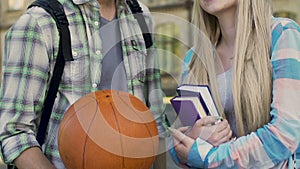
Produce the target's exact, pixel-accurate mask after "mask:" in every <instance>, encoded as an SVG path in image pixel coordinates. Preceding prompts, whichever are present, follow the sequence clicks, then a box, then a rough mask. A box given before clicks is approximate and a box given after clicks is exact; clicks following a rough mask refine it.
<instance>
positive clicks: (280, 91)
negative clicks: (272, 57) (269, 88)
mask: <svg viewBox="0 0 300 169" xmlns="http://www.w3.org/2000/svg"><path fill="white" fill-rule="evenodd" d="M274 86H275V88H274V89H273V94H274V99H273V103H274V108H275V109H277V111H278V116H279V117H280V118H283V119H287V120H291V119H292V120H297V121H299V123H300V113H299V110H300V102H299V99H300V80H294V79H277V80H276V81H275V82H274Z"/></svg>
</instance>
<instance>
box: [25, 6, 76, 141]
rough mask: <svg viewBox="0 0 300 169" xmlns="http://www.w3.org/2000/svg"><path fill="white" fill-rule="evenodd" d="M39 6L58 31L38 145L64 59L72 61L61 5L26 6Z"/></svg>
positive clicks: (43, 138)
mask: <svg viewBox="0 0 300 169" xmlns="http://www.w3.org/2000/svg"><path fill="white" fill-rule="evenodd" d="M32 6H39V7H42V8H43V9H45V10H46V11H47V12H48V13H49V14H50V15H51V16H52V17H53V19H54V20H55V22H56V25H57V28H58V31H59V36H60V38H59V50H58V56H57V59H56V63H55V66H54V70H53V76H52V78H51V81H50V86H49V89H48V92H47V96H46V98H45V101H44V107H43V110H42V116H41V121H40V125H39V128H38V133H37V141H38V142H39V144H40V145H42V144H43V143H44V140H45V136H46V130H47V126H48V123H49V119H50V116H51V112H52V108H53V105H54V101H55V98H56V95H57V92H58V88H59V83H60V80H61V77H62V74H63V71H64V66H65V62H66V61H73V57H72V52H71V37H70V31H69V28H68V26H69V23H68V20H67V16H66V15H65V12H64V9H63V6H62V5H61V4H60V3H59V2H58V1H57V0H36V1H35V2H33V3H32V4H31V5H30V6H29V7H28V8H30V7H32Z"/></svg>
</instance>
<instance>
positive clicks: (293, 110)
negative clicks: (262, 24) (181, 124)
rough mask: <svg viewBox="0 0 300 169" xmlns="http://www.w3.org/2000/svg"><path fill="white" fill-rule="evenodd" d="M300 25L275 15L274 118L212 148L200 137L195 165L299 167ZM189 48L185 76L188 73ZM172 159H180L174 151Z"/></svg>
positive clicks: (192, 156)
mask: <svg viewBox="0 0 300 169" xmlns="http://www.w3.org/2000/svg"><path fill="white" fill-rule="evenodd" d="M299 43H300V27H299V26H298V25H297V24H296V23H295V22H294V21H291V20H289V19H284V18H273V23H272V47H271V63H272V66H273V88H272V94H273V98H272V104H271V112H270V114H271V118H272V119H271V121H270V122H269V123H268V124H267V125H265V126H264V127H263V128H259V129H258V130H257V131H256V132H253V133H250V134H248V135H246V136H243V137H239V138H238V139H237V140H235V141H232V142H228V143H224V144H221V145H220V146H218V147H212V146H211V145H209V143H207V142H205V141H203V140H201V139H200V138H198V139H197V140H196V141H195V144H194V145H193V147H192V148H191V151H190V153H189V155H188V164H189V165H191V166H193V167H196V168H207V167H208V168H297V169H299V168H300V144H299V143H300V104H299V103H300V45H299ZM192 56H193V51H192V50H190V51H189V52H188V53H187V55H186V57H185V64H184V65H185V66H184V67H185V68H184V70H183V78H185V77H186V75H187V74H188V71H189V70H188V67H187V65H189V62H190V61H191V58H192ZM171 153H172V155H173V158H174V159H175V161H177V162H178V158H177V157H176V154H175V153H174V150H171Z"/></svg>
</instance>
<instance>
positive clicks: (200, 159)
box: [187, 138, 213, 168]
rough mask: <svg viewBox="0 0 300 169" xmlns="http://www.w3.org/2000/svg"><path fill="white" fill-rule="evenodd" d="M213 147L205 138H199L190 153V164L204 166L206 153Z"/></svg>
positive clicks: (198, 166)
mask: <svg viewBox="0 0 300 169" xmlns="http://www.w3.org/2000/svg"><path fill="white" fill-rule="evenodd" d="M212 147H213V146H212V145H211V144H209V143H208V142H206V141H205V140H202V139H201V138H197V139H196V141H195V142H194V144H193V146H192V147H191V150H190V152H189V154H188V162H187V164H188V166H192V167H197V168H204V164H205V158H206V155H207V154H208V152H209V151H210V150H211V148H212Z"/></svg>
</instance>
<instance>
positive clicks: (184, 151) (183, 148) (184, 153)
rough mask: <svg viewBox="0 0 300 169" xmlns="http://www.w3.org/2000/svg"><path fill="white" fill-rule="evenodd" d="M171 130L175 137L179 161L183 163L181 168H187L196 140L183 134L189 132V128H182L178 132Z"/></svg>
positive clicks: (175, 147)
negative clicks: (189, 155) (188, 158)
mask: <svg viewBox="0 0 300 169" xmlns="http://www.w3.org/2000/svg"><path fill="white" fill-rule="evenodd" d="M169 130H170V131H171V133H172V135H173V140H174V149H175V151H176V154H177V157H178V159H179V161H180V162H181V164H179V166H180V167H182V168H186V167H185V164H186V163H187V157H188V154H189V152H190V149H191V147H192V146H193V144H194V142H195V140H194V139H192V138H190V137H189V136H187V135H185V134H183V132H186V131H187V130H188V127H181V128H179V129H177V130H176V129H173V128H169Z"/></svg>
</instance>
